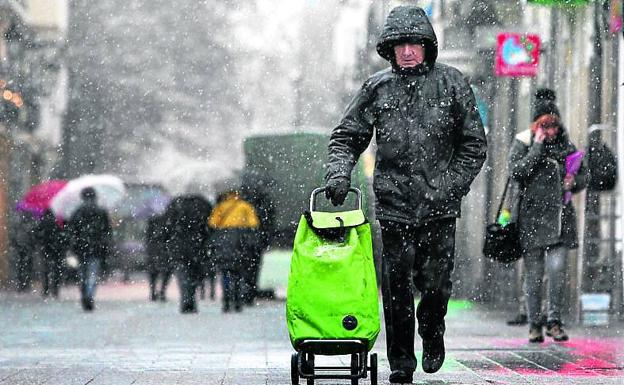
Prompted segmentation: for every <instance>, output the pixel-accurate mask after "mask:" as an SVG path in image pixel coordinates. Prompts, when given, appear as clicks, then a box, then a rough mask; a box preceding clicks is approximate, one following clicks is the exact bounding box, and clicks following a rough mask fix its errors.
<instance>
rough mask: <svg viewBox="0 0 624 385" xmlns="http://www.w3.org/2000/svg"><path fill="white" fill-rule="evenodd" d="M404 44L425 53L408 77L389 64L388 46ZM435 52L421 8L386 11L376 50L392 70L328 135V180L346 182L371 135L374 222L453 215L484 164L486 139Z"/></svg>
mask: <svg viewBox="0 0 624 385" xmlns="http://www.w3.org/2000/svg"><path fill="white" fill-rule="evenodd" d="M405 41H409V42H414V41H418V42H421V43H422V44H423V45H424V47H425V62H424V63H423V64H422V65H421V66H420V67H419V68H417V70H416V71H412V72H411V73H405V71H401V69H400V68H397V66H396V63H395V60H394V51H393V47H394V46H395V45H396V44H398V43H401V42H405ZM437 46H438V43H437V38H436V35H435V32H434V31H433V27H432V26H431V24H430V23H429V20H428V19H427V16H426V15H425V13H424V11H423V10H422V9H420V8H418V7H413V6H402V7H397V8H395V9H393V10H392V11H391V12H390V14H389V15H388V18H387V20H386V24H385V26H384V29H383V32H382V34H381V36H380V38H379V42H378V44H377V51H378V53H379V54H380V56H382V57H383V58H385V59H386V60H388V61H390V63H391V65H392V66H393V67H392V68H388V69H386V70H383V71H380V72H378V73H376V74H374V75H373V76H371V77H370V78H369V79H368V80H367V81H366V82H365V83H364V85H363V86H362V88H361V89H360V90H359V92H358V93H357V94H356V95H355V97H354V98H353V100H352V101H351V103H350V104H349V105H348V107H347V110H346V112H345V113H344V115H343V118H342V120H341V122H340V124H339V125H338V126H337V127H335V128H334V129H333V131H332V134H331V138H330V143H329V151H328V152H329V154H328V166H327V175H326V178H327V179H331V178H336V177H345V178H350V175H351V171H352V169H353V167H354V165H355V163H356V162H357V159H358V158H359V156H360V154H361V153H362V152H363V151H364V150H365V149H366V147H367V146H368V144H369V142H370V141H371V139H372V138H373V135H375V139H376V142H377V154H376V164H375V176H374V177H375V179H374V190H375V196H376V214H377V218H378V219H380V220H390V221H396V222H403V223H411V224H419V223H422V222H424V221H427V220H430V219H434V218H444V217H446V218H452V217H458V216H460V203H461V198H462V197H464V196H465V195H466V194H467V193H468V191H469V190H470V184H471V183H472V181H473V179H474V178H475V177H476V175H477V174H478V173H479V170H480V169H481V166H482V165H483V162H484V161H485V157H486V139H485V133H484V130H483V125H482V123H481V119H480V116H479V113H478V111H477V108H476V102H475V98H474V95H473V93H472V90H471V88H470V86H469V85H468V82H467V81H466V80H465V79H464V77H463V75H462V74H461V73H460V72H459V71H458V70H457V69H455V68H453V67H450V66H446V65H443V64H439V63H436V59H437V56H438V49H437Z"/></svg>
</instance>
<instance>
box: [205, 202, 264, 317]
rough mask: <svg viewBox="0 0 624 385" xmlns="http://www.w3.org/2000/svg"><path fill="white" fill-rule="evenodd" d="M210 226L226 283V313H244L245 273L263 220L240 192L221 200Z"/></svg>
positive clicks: (210, 220) (211, 218) (224, 304)
mask: <svg viewBox="0 0 624 385" xmlns="http://www.w3.org/2000/svg"><path fill="white" fill-rule="evenodd" d="M208 224H209V225H210V227H211V228H213V229H214V240H213V242H212V244H213V250H214V255H215V256H216V258H217V259H218V266H219V271H221V276H222V282H223V312H224V313H227V312H229V311H230V310H232V308H233V309H234V311H237V312H239V311H241V310H242V305H243V299H244V297H245V295H246V292H247V291H249V290H251V288H249V287H247V286H246V285H245V280H244V276H243V274H244V272H245V271H248V270H249V265H250V264H251V263H252V262H251V260H252V258H254V253H255V252H256V250H255V249H254V248H255V247H257V244H256V242H257V240H256V237H257V235H258V234H257V232H256V230H257V229H258V227H259V226H260V220H259V219H258V215H257V214H256V210H255V209H254V207H253V206H252V205H251V203H249V202H247V201H246V200H244V199H243V198H242V197H241V196H240V194H239V193H238V192H237V191H229V192H227V193H225V194H223V195H222V196H221V197H220V199H219V200H218V203H217V205H216V206H215V209H214V211H213V212H212V215H210V219H209V221H208Z"/></svg>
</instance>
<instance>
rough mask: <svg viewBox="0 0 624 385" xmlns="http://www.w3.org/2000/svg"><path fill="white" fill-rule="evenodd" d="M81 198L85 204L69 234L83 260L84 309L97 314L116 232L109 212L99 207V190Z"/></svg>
mask: <svg viewBox="0 0 624 385" xmlns="http://www.w3.org/2000/svg"><path fill="white" fill-rule="evenodd" d="M80 195H81V197H82V204H81V205H80V207H78V209H77V210H76V212H75V213H74V214H73V215H72V216H71V218H70V220H69V222H68V231H69V234H70V237H71V248H72V250H73V251H74V253H75V254H76V255H77V256H78V259H79V261H80V289H81V290H80V294H81V298H82V308H83V309H84V310H85V311H93V309H94V307H95V303H94V297H95V290H96V288H97V283H98V280H99V274H100V270H101V269H102V267H103V264H104V263H106V261H105V260H106V258H107V257H108V256H109V255H110V252H111V246H112V241H113V229H112V227H111V222H110V218H109V216H108V213H107V212H106V210H104V209H103V208H101V207H99V206H98V205H97V194H96V192H95V190H94V189H93V188H91V187H87V188H85V189H83V190H82V191H81V193H80Z"/></svg>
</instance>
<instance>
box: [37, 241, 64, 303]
mask: <svg viewBox="0 0 624 385" xmlns="http://www.w3.org/2000/svg"><path fill="white" fill-rule="evenodd" d="M62 273H63V257H62V253H60V252H53V251H44V252H43V277H42V278H43V279H42V284H43V295H44V296H47V295H48V294H52V296H54V297H58V294H59V286H61V277H62Z"/></svg>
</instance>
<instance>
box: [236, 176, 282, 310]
mask: <svg viewBox="0 0 624 385" xmlns="http://www.w3.org/2000/svg"><path fill="white" fill-rule="evenodd" d="M271 185H272V183H271V180H270V178H269V177H268V175H266V174H265V173H262V172H260V171H258V170H245V172H244V173H243V175H242V176H241V197H242V198H243V199H244V200H245V201H247V202H249V203H250V204H251V205H252V206H253V207H254V210H255V211H256V214H257V216H258V220H259V221H260V224H259V226H258V228H257V229H255V230H253V231H254V232H255V234H254V235H253V236H252V237H251V239H250V241H251V242H252V244H250V245H249V247H250V251H249V252H250V258H249V264H248V265H247V266H245V267H244V271H243V280H244V282H245V287H246V288H247V289H246V291H245V295H244V296H243V302H244V303H245V304H246V305H252V304H253V303H254V300H255V299H256V298H257V297H258V293H259V290H258V279H259V277H260V269H261V267H262V256H263V254H264V253H265V252H266V250H267V249H268V248H269V245H270V244H271V241H272V238H273V235H274V231H275V207H274V203H273V201H272V200H271V194H270V191H269V189H270V188H271Z"/></svg>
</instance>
